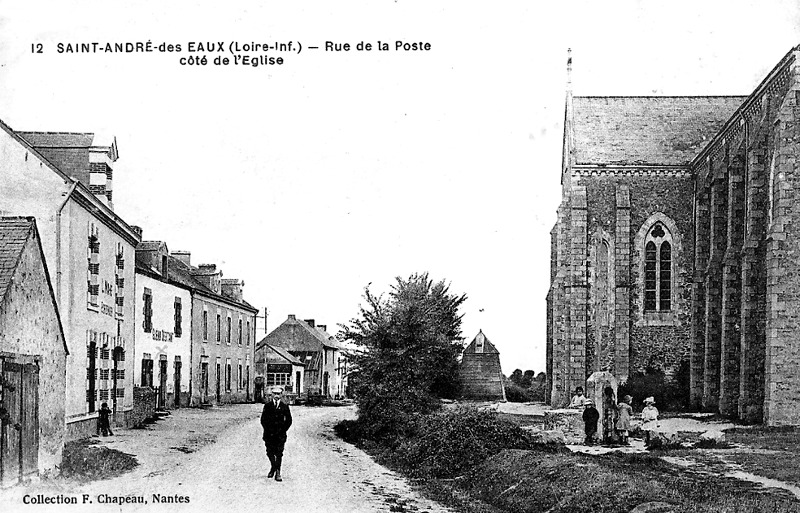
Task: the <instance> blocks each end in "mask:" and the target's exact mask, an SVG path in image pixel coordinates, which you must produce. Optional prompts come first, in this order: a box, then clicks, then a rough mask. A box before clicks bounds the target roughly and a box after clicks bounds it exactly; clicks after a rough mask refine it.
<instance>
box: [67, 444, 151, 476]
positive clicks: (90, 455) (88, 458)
mask: <svg viewBox="0 0 800 513" xmlns="http://www.w3.org/2000/svg"><path fill="white" fill-rule="evenodd" d="M95 444H96V442H95V441H94V440H88V439H87V440H76V441H74V442H68V443H66V444H65V445H64V453H63V457H62V461H61V475H62V476H63V477H68V478H75V479H79V480H86V481H93V480H96V479H109V478H112V477H116V476H119V475H121V474H124V473H125V472H128V471H129V470H131V469H133V468H134V467H136V466H137V465H139V462H137V461H136V457H135V456H133V455H132V454H127V453H124V452H121V451H118V450H116V449H109V448H108V447H97V446H95Z"/></svg>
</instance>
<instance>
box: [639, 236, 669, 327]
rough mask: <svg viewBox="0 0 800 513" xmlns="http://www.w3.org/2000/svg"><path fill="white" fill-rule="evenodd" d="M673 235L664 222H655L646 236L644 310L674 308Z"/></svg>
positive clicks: (653, 310)
mask: <svg viewBox="0 0 800 513" xmlns="http://www.w3.org/2000/svg"><path fill="white" fill-rule="evenodd" d="M671 240H672V236H671V235H670V233H669V231H667V230H666V228H665V227H664V225H663V224H661V223H660V222H659V223H655V224H654V225H653V227H652V228H651V229H650V231H649V232H648V233H647V237H646V238H645V246H644V310H645V312H655V311H662V312H663V311H669V310H671V309H672V244H671Z"/></svg>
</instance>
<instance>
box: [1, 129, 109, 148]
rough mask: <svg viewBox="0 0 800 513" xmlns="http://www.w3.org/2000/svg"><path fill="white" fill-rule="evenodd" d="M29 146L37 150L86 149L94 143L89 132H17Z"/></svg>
mask: <svg viewBox="0 0 800 513" xmlns="http://www.w3.org/2000/svg"><path fill="white" fill-rule="evenodd" d="M17 133H18V134H19V135H20V137H22V138H23V139H25V140H26V141H28V143H29V144H30V145H31V146H35V147H39V148H88V147H90V146H91V145H92V142H93V141H94V134H93V133H89V132H17Z"/></svg>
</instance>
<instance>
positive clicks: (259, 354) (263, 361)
mask: <svg viewBox="0 0 800 513" xmlns="http://www.w3.org/2000/svg"><path fill="white" fill-rule="evenodd" d="M255 361H256V376H257V378H256V390H255V399H256V401H261V400H263V399H264V398H265V397H267V396H269V390H270V388H272V387H274V386H280V387H283V390H284V392H285V393H286V397H287V399H288V400H289V401H290V402H292V401H293V400H294V399H296V398H297V397H298V396H300V394H302V393H304V392H305V387H304V386H303V382H304V381H305V380H304V375H305V363H304V362H301V361H300V360H298V359H297V358H295V357H294V356H292V355H291V354H290V353H289V351H287V350H286V349H284V348H282V347H278V346H272V345H270V344H267V343H266V342H265V341H264V340H262V341H261V342H259V343H258V344H257V345H256V356H255Z"/></svg>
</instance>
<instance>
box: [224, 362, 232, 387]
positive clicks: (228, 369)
mask: <svg viewBox="0 0 800 513" xmlns="http://www.w3.org/2000/svg"><path fill="white" fill-rule="evenodd" d="M225 391H226V392H230V391H231V362H230V361H228V363H227V364H226V365H225Z"/></svg>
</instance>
